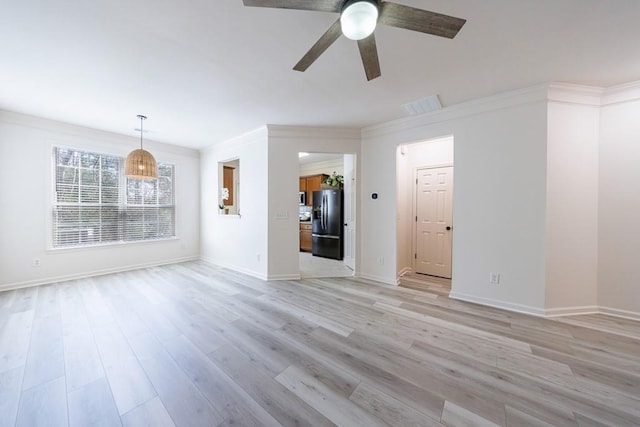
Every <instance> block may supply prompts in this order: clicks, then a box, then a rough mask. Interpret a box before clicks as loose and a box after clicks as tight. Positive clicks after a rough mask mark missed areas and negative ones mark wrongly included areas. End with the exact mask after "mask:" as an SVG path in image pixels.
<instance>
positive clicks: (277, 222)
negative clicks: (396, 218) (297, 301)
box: [268, 125, 361, 279]
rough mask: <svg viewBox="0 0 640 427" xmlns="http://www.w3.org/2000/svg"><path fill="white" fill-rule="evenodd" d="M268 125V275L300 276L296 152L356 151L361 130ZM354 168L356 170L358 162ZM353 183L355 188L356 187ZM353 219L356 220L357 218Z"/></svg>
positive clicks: (270, 276)
mask: <svg viewBox="0 0 640 427" xmlns="http://www.w3.org/2000/svg"><path fill="white" fill-rule="evenodd" d="M268 129H269V178H268V182H269V201H268V224H269V254H270V256H269V278H270V279H287V278H299V277H300V265H299V264H300V263H299V253H300V231H299V221H298V210H299V209H298V190H299V187H298V177H299V165H298V152H300V151H306V152H316V153H318V152H322V153H353V154H356V155H357V154H359V152H360V131H359V130H353V129H331V128H322V129H319V128H307V127H300V126H275V125H269V126H268ZM356 168H357V171H358V172H357V174H359V165H358V166H357V167H356ZM356 182H360V180H359V179H357V180H356ZM356 187H357V188H356V191H359V188H358V186H356ZM360 212H361V211H358V215H359V214H360ZM356 223H358V224H359V222H358V221H356ZM356 234H359V230H356ZM358 253H359V251H358V249H356V272H357V271H358V268H359V261H358V256H357V254H358Z"/></svg>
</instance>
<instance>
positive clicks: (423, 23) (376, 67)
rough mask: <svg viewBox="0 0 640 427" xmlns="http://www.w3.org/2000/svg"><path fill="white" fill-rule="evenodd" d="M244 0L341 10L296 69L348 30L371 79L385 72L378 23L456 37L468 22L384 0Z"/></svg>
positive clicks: (303, 67) (263, 4)
mask: <svg viewBox="0 0 640 427" xmlns="http://www.w3.org/2000/svg"><path fill="white" fill-rule="evenodd" d="M242 1H243V3H244V5H245V6H254V7H272V8H279V9H299V10H312V11H316V12H336V13H340V18H339V19H338V20H337V21H336V22H334V23H333V25H331V27H329V29H328V30H327V32H326V33H324V34H323V35H322V36H321V37H320V39H319V40H318V41H317V42H316V43H315V44H314V45H313V46H312V47H311V49H309V51H308V52H307V53H306V54H305V55H304V56H303V57H302V59H301V60H300V61H299V62H298V63H297V64H296V65H295V66H294V67H293V69H294V70H297V71H305V70H306V69H307V68H309V66H310V65H311V64H313V63H314V61H315V60H316V59H318V58H319V57H320V55H322V53H324V51H325V50H327V48H328V47H329V46H331V45H332V44H333V42H335V41H336V40H337V39H338V37H340V34H344V35H345V36H346V37H347V38H349V39H351V40H356V41H357V42H358V49H359V50H360V57H361V58H362V64H363V65H364V71H365V73H366V75H367V80H373V79H375V78H377V77H380V75H381V73H380V63H379V61H378V50H377V49H376V39H375V36H374V34H373V32H374V30H375V28H376V25H377V24H378V23H380V24H384V25H390V26H392V27H398V28H404V29H406V30H413V31H419V32H421V33H426V34H432V35H434V36H440V37H446V38H449V39H452V38H454V37H455V36H456V34H458V31H460V29H461V28H462V26H463V25H464V24H465V22H467V21H466V20H465V19H461V18H456V17H453V16H448V15H442V14H440V13H436V12H430V11H428V10H422V9H416V8H414V7H410V6H403V5H401V4H397V3H391V2H387V1H381V0H242Z"/></svg>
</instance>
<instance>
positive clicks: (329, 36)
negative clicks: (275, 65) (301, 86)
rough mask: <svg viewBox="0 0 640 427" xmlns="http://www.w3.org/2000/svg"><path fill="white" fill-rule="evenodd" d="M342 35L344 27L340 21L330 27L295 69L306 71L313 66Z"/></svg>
mask: <svg viewBox="0 0 640 427" xmlns="http://www.w3.org/2000/svg"><path fill="white" fill-rule="evenodd" d="M341 34H342V27H341V26H340V19H338V20H337V21H336V22H334V23H333V25H331V27H329V29H328V30H327V32H326V33H324V34H323V35H322V37H320V38H319V39H318V41H317V42H316V44H314V45H313V46H312V47H311V49H309V51H308V52H307V53H306V54H305V55H304V56H303V57H302V59H301V60H300V61H298V63H297V64H296V65H295V67H293V69H294V70H296V71H305V70H306V69H307V68H309V66H310V65H311V64H313V63H314V62H315V60H316V59H318V58H319V57H320V55H322V54H323V53H324V51H325V50H327V48H328V47H329V46H331V45H332V44H333V42H335V41H336V40H338V37H340V35H341Z"/></svg>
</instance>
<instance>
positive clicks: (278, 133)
mask: <svg viewBox="0 0 640 427" xmlns="http://www.w3.org/2000/svg"><path fill="white" fill-rule="evenodd" d="M267 129H268V133H269V139H271V138H280V139H297V140H305V139H334V140H335V139H350V140H356V141H359V140H360V129H359V128H335V127H312V126H288V125H271V124H268V125H267Z"/></svg>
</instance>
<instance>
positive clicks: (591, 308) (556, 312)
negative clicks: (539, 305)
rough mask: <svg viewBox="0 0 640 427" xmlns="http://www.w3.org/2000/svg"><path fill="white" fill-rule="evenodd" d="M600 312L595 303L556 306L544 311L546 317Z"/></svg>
mask: <svg viewBox="0 0 640 427" xmlns="http://www.w3.org/2000/svg"><path fill="white" fill-rule="evenodd" d="M597 313H600V309H599V308H598V306H597V305H587V306H582V307H558V308H549V309H546V310H545V311H544V315H545V316H546V317H564V316H577V315H580V314H597Z"/></svg>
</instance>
